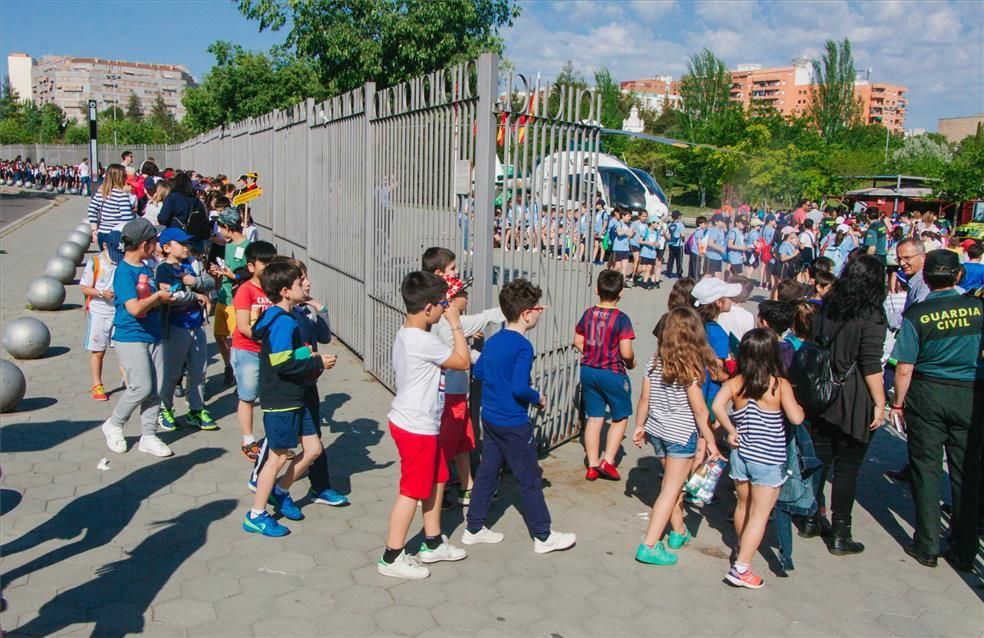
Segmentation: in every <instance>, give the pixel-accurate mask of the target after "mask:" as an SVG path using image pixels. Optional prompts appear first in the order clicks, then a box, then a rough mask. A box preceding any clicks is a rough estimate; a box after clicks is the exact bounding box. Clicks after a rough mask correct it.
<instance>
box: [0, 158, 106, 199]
mask: <svg viewBox="0 0 984 638" xmlns="http://www.w3.org/2000/svg"><path fill="white" fill-rule="evenodd" d="M101 168H102V167H101V166H100V171H101ZM0 182H10V184H11V185H17V186H37V187H38V188H46V187H48V186H50V187H51V190H53V191H58V192H61V193H64V192H69V193H78V194H84V195H89V194H90V190H91V186H92V175H91V169H90V168H89V161H88V158H83V159H82V161H81V162H79V163H78V164H49V163H47V162H45V161H44V158H43V157H42V158H41V159H39V160H38V161H37V162H32V161H31V158H30V157H27V158H21V156H20V155H18V156H17V157H15V158H14V159H12V160H0Z"/></svg>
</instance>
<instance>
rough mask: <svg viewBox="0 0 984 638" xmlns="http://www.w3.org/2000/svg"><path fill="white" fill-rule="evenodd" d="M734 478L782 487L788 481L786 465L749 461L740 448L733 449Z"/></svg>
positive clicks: (732, 476)
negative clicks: (739, 450) (744, 457)
mask: <svg viewBox="0 0 984 638" xmlns="http://www.w3.org/2000/svg"><path fill="white" fill-rule="evenodd" d="M730 461H731V473H730V476H731V478H732V480H735V481H748V482H749V483H751V484H752V485H764V486H765V487H781V486H782V484H783V483H785V482H786V467H785V466H784V465H768V464H766V463H756V462H755V461H747V460H745V459H743V458H742V457H741V455H740V454H739V453H738V450H732V451H731V458H730Z"/></svg>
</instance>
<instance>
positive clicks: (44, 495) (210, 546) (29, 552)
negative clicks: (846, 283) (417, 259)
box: [0, 201, 984, 638]
mask: <svg viewBox="0 0 984 638" xmlns="http://www.w3.org/2000/svg"><path fill="white" fill-rule="evenodd" d="M82 216H83V209H82V203H81V202H78V201H70V202H68V203H66V204H63V205H61V206H58V207H55V208H54V209H52V210H51V211H49V212H48V213H45V214H44V215H42V216H41V217H39V218H38V219H36V220H34V221H32V222H30V223H29V224H26V225H25V226H24V227H22V228H20V229H18V230H16V231H15V232H14V233H12V234H10V235H9V236H7V237H5V238H3V239H2V240H0V273H2V279H0V281H2V287H0V319H2V320H4V321H6V320H9V319H12V318H15V317H18V316H23V315H27V314H35V315H36V316H38V317H40V318H41V319H42V320H44V321H45V322H46V323H47V324H48V326H49V328H50V329H51V333H52V349H51V352H50V353H49V356H48V357H47V358H44V359H41V360H37V361H26V362H21V363H20V364H19V365H20V366H21V368H22V369H23V370H24V372H25V374H26V375H27V377H28V392H27V398H26V399H25V401H24V402H23V403H22V406H21V408H22V410H21V411H20V412H16V413H12V414H6V415H3V416H2V417H0V424H2V429H0V447H2V456H0V461H2V466H3V470H4V479H3V487H4V488H5V489H4V491H3V492H2V495H0V505H2V507H3V511H4V513H3V515H2V516H0V536H2V541H3V550H4V554H5V556H4V558H3V565H2V568H3V572H4V581H5V590H4V595H5V597H6V598H7V600H8V601H9V605H10V608H9V610H8V611H7V612H6V613H5V614H3V616H2V617H0V619H2V621H3V626H4V628H6V629H8V630H13V634H14V635H18V634H21V635H38V636H42V635H44V636H50V635H97V636H105V635H118V634H123V633H146V634H150V635H160V636H184V635H188V636H250V635H256V636H307V635H324V636H356V635H370V634H373V635H427V636H464V635H471V634H476V635H493V636H495V635H499V636H549V637H552V638H561V637H564V638H573V637H576V636H588V635H592V636H647V637H648V636H663V635H665V636H692V635H693V636H696V635H713V636H723V635H747V636H829V635H847V636H888V635H899V636H919V637H925V636H944V635H946V636H979V635H981V633H982V629H984V605H982V603H981V595H982V590H981V589H980V587H981V582H980V581H979V580H976V581H975V580H973V579H966V580H965V579H963V578H961V577H960V576H959V575H958V574H957V573H955V572H953V571H952V570H951V569H950V568H949V567H947V566H945V565H943V564H941V566H940V567H939V568H937V569H935V570H931V569H926V568H924V567H920V566H919V565H917V564H916V563H914V562H913V561H912V560H910V559H908V557H906V556H905V554H903V553H902V551H901V548H900V546H899V543H900V541H902V540H903V539H904V538H905V537H906V536H907V535H908V534H909V533H910V532H911V523H910V521H911V520H912V517H913V512H912V508H911V505H910V503H909V497H908V493H907V491H906V490H905V488H903V487H899V486H895V485H891V484H889V483H888V482H887V481H886V480H885V479H883V478H882V476H881V475H882V472H883V471H884V470H886V469H889V468H892V467H896V466H898V465H900V464H901V462H902V456H903V450H904V448H903V445H902V444H901V442H900V441H898V440H896V439H894V438H892V437H891V436H889V435H887V434H884V433H883V434H879V436H878V437H877V438H876V440H875V443H874V444H873V446H872V450H871V453H870V461H869V462H868V463H867V464H866V466H865V470H864V472H863V476H862V483H861V488H860V503H859V505H858V507H857V508H856V510H855V514H856V521H857V522H856V537H857V538H858V539H860V540H862V541H864V542H865V544H866V545H867V547H868V549H867V551H865V552H864V553H863V554H861V555H860V556H857V557H852V558H834V557H832V556H830V555H829V554H828V553H827V551H826V550H825V549H824V547H823V545H822V543H821V542H820V541H819V540H810V541H802V540H797V545H796V554H795V558H796V564H797V569H796V571H795V572H793V573H792V575H791V577H790V578H788V579H778V578H775V577H774V576H771V575H770V574H769V573H768V568H767V560H766V558H765V557H763V556H759V557H756V567H757V568H758V569H760V570H763V571H764V572H765V574H766V581H767V586H766V587H765V588H764V589H762V590H760V591H756V592H752V591H748V590H735V589H732V588H730V587H728V586H726V585H724V584H722V582H721V579H722V577H723V575H724V572H725V570H726V569H727V556H728V551H729V546H728V545H727V544H726V543H727V542H730V541H731V540H732V537H733V534H732V532H731V529H730V524H729V523H728V522H727V520H726V518H725V514H726V512H727V508H726V506H725V505H724V504H722V505H717V506H712V507H708V508H706V512H705V515H706V518H705V517H701V516H700V515H699V514H698V513H696V512H695V513H693V514H691V515H690V516H689V519H688V522H689V524H690V526H691V528H692V529H693V530H696V536H697V538H696V539H695V542H694V543H693V544H692V545H691V546H689V547H688V548H686V549H684V550H683V551H682V552H681V560H680V564H679V565H678V566H676V567H674V568H658V567H645V566H642V565H639V564H637V563H635V562H634V561H633V554H634V551H635V547H636V545H637V543H638V542H639V539H640V537H641V535H642V533H643V531H644V528H645V525H646V517H647V515H648V510H649V506H648V504H649V503H651V502H652V499H653V498H654V495H655V492H656V489H657V483H658V482H657V480H656V471H655V469H654V467H655V460H654V459H653V458H652V456H651V454H650V453H649V452H648V451H646V452H643V453H639V452H637V451H636V450H635V449H634V448H632V449H629V448H627V455H626V457H625V459H624V460H623V461H622V464H621V467H622V468H623V473H624V474H625V475H627V480H625V481H623V482H621V483H608V482H603V481H598V482H596V483H586V482H584V481H583V480H582V471H581V470H580V469H579V468H580V463H581V452H580V450H579V448H578V447H577V446H576V445H574V444H569V445H566V446H563V447H561V448H560V449H558V450H556V451H555V452H554V453H553V454H551V455H550V456H549V457H548V458H547V459H545V460H544V461H543V467H544V471H545V476H546V478H547V479H548V480H549V482H550V486H549V488H548V489H547V502H548V504H549V505H550V508H551V512H552V514H553V517H554V521H555V525H556V527H557V528H558V529H562V530H565V531H567V530H569V531H574V532H576V533H577V534H578V545H577V547H576V548H574V549H573V550H571V551H569V552H566V553H561V554H554V555H547V556H538V555H535V554H533V552H532V547H531V543H530V541H529V540H528V537H527V536H526V533H525V529H524V527H523V524H522V520H521V518H520V517H519V515H518V513H517V511H516V509H515V507H513V506H512V505H513V504H514V503H515V501H516V493H515V490H514V489H513V488H512V486H510V485H508V484H507V486H506V487H505V489H504V490H503V498H502V499H501V500H500V501H498V503H497V505H496V507H495V508H493V518H494V519H498V520H495V521H494V522H495V528H496V529H497V530H499V531H502V532H504V533H505V534H506V541H505V542H504V543H502V544H501V545H496V546H477V547H474V548H471V549H470V556H469V557H468V559H467V560H465V561H463V562H460V563H456V564H439V565H437V566H436V567H435V568H434V569H433V575H432V577H431V578H430V579H428V580H426V581H422V582H412V583H404V582H401V581H396V580H392V579H387V578H383V577H381V576H379V575H377V574H376V571H375V565H374V563H375V561H376V559H377V557H378V555H379V552H380V550H381V546H382V541H383V536H384V533H385V525H386V517H387V513H388V511H389V507H390V504H391V501H392V497H393V494H394V491H395V487H394V486H395V484H396V477H397V474H398V468H397V466H396V465H395V464H394V461H395V460H396V455H395V449H394V446H393V444H392V441H391V439H390V438H389V436H388V435H384V434H383V432H384V430H383V428H384V426H385V423H386V421H385V417H386V410H387V407H388V404H389V401H390V395H389V394H388V393H387V392H386V390H384V389H383V388H382V387H381V386H380V385H378V384H377V383H376V382H374V381H373V380H372V379H371V378H370V377H368V376H367V375H366V374H365V373H364V372H363V371H362V367H361V364H360V362H359V361H358V360H357V359H356V358H355V357H353V356H352V355H351V354H350V353H348V352H347V351H345V350H344V349H342V348H341V347H340V346H333V347H330V348H329V350H330V351H332V352H337V353H338V355H339V363H338V365H337V366H336V368H335V369H334V370H332V371H331V372H330V373H328V374H325V375H324V376H323V377H322V380H321V383H320V390H321V393H322V396H323V397H324V403H323V408H322V416H323V417H324V418H325V420H326V423H327V424H328V427H326V433H325V442H326V444H327V445H328V446H329V455H330V459H331V461H332V463H333V468H334V474H335V476H336V478H337V486H338V487H339V488H340V489H341V490H342V491H343V492H346V493H349V494H350V495H351V498H352V501H353V505H352V506H351V507H348V508H344V509H333V508H329V507H326V506H320V505H308V506H306V507H305V508H304V510H305V514H306V516H307V518H306V520H304V521H303V522H299V523H293V524H292V525H291V528H292V530H293V532H294V533H293V534H291V535H290V536H288V537H286V538H284V539H276V540H275V539H267V538H260V537H256V536H249V535H247V534H245V533H243V532H242V531H241V529H240V521H241V518H242V515H243V512H244V511H245V510H246V508H247V507H248V503H249V493H248V492H247V490H246V477H247V470H248V469H249V466H248V464H247V463H246V462H244V460H243V458H242V456H241V455H240V453H239V451H238V428H237V426H236V423H235V416H234V414H233V410H234V399H233V397H232V396H231V394H230V392H229V391H226V390H223V389H222V388H221V387H220V385H219V384H216V383H215V381H216V380H217V379H218V377H220V376H221V374H220V373H221V369H220V367H219V366H218V365H217V364H216V363H215V360H214V359H213V362H212V365H211V366H210V368H209V374H210V377H211V379H212V381H211V382H210V383H209V391H210V392H211V393H212V399H211V402H212V405H213V406H214V410H215V413H216V414H217V415H218V416H220V417H221V419H220V424H221V426H222V430H221V431H219V432H211V433H202V432H197V431H196V432H189V431H187V430H185V431H181V430H179V431H178V432H176V433H173V434H171V435H164V438H165V439H166V440H168V442H169V443H170V444H171V446H172V447H173V448H174V450H175V452H176V455H175V456H174V457H172V458H170V459H166V460H158V459H154V458H151V457H148V456H146V455H144V454H140V453H139V452H137V451H136V450H131V451H130V452H128V453H126V454H124V455H122V456H118V455H113V454H111V453H110V452H109V451H108V450H107V449H106V448H105V444H104V442H103V437H102V435H101V434H100V432H99V430H98V426H99V424H100V423H101V422H102V421H103V420H104V419H105V418H106V416H107V415H108V413H109V410H110V405H109V404H96V403H93V402H92V401H91V400H90V399H89V398H88V394H87V391H88V385H89V383H88V374H87V368H86V357H85V353H84V352H83V351H82V350H81V347H80V343H81V336H82V314H81V310H80V307H79V304H80V303H81V297H80V294H79V292H78V288H77V286H72V287H70V289H69V298H68V302H69V306H68V307H67V308H66V309H64V310H62V311H59V312H54V313H31V312H30V311H27V310H25V309H24V303H25V302H24V296H23V290H24V287H25V286H26V284H27V282H28V281H29V280H30V278H32V277H33V276H35V275H36V274H37V273H38V272H39V271H40V269H41V267H42V264H43V263H44V261H45V259H46V258H47V257H48V256H49V255H50V254H52V252H53V250H54V248H55V247H56V246H57V245H58V243H59V242H61V241H62V240H63V239H64V237H65V236H66V235H67V234H68V232H69V230H70V229H71V228H72V227H74V226H75V225H76V224H77V223H78V221H79V220H80V219H81V218H82ZM665 295H666V291H661V292H656V293H646V292H643V291H635V290H633V291H629V292H628V294H627V298H626V302H625V304H624V308H625V309H626V310H627V311H628V312H629V314H630V316H631V317H632V318H633V320H634V322H635V325H636V329H637V332H638V333H639V335H640V339H639V342H638V344H637V348H638V351H639V356H640V358H644V357H647V356H648V354H649V353H650V352H651V351H652V348H653V339H652V337H651V336H649V334H648V332H649V330H650V329H651V325H652V324H653V323H654V322H655V319H656V317H657V315H658V314H659V313H660V312H661V310H662V308H663V306H664V304H665ZM328 301H329V304H330V303H332V301H331V300H328ZM109 360H110V362H111V361H112V356H110V357H109ZM107 372H108V373H107V386H108V387H110V388H116V387H117V386H118V385H119V377H118V373H117V372H116V371H115V366H114V365H113V364H112V363H110V364H109V365H107ZM639 374H640V372H639V371H636V373H635V377H636V378H634V379H633V380H634V382H635V383H638V375H639ZM114 399H115V397H114ZM182 407H183V406H182ZM182 412H183V410H182ZM127 434H128V436H129V441H130V443H131V444H134V443H135V442H136V438H135V437H136V435H137V425H136V423H135V422H134V423H131V424H129V425H128V428H127ZM630 447H631V446H630ZM103 457H108V458H109V459H110V468H109V470H107V471H100V470H98V469H96V464H97V463H98V462H99V460H100V459H101V458H103ZM297 491H298V492H300V489H298V490H297ZM461 521H462V516H461V511H460V510H452V511H450V512H448V513H447V515H446V517H445V523H446V530H447V531H448V532H449V533H450V534H451V535H452V537H453V538H455V539H457V538H459V537H460V535H461V532H462V524H461ZM763 554H764V555H765V556H771V550H768V549H766V550H765V551H764V552H763Z"/></svg>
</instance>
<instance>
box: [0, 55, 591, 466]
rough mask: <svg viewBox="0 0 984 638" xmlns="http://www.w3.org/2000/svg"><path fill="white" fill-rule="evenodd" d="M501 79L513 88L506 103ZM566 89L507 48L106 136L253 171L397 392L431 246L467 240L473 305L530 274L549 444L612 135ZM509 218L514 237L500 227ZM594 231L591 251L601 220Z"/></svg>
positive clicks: (75, 150) (62, 151)
mask: <svg viewBox="0 0 984 638" xmlns="http://www.w3.org/2000/svg"><path fill="white" fill-rule="evenodd" d="M503 88H504V91H505V93H504V95H505V96H508V99H506V100H504V101H500V99H501V98H500V96H502V95H503V93H501V92H500V90H501V89H503ZM556 88H557V90H558V91H559V95H560V98H561V99H560V102H559V107H557V108H556V110H555V112H553V113H548V112H547V111H548V105H549V95H550V93H551V87H550V86H549V85H546V86H544V87H539V86H531V85H530V83H529V81H528V80H527V79H526V77H525V76H522V75H511V74H510V75H508V76H506V77H500V76H499V60H498V57H497V56H494V55H491V54H486V55H482V56H481V57H480V58H479V59H478V60H476V61H472V62H467V63H463V64H460V65H457V66H455V67H452V68H450V69H444V70H439V71H435V72H433V73H429V74H427V75H425V76H422V77H419V78H415V79H413V80H410V81H408V82H404V83H402V84H399V85H396V86H392V87H387V88H385V89H379V90H377V89H376V87H375V85H374V84H373V83H367V84H366V85H365V86H363V87H362V88H359V89H356V90H354V91H350V92H348V93H345V94H343V95H339V96H336V97H334V98H331V99H329V100H326V101H324V102H320V103H315V102H314V101H313V100H308V101H306V102H304V103H301V104H297V105H295V106H293V107H291V108H288V109H284V110H279V111H274V112H272V113H268V114H266V115H263V116H260V117H256V118H251V119H249V120H246V121H244V122H239V123H237V124H233V125H230V126H226V127H222V128H218V129H214V130H212V131H208V132H206V133H203V134H201V135H198V136H197V137H195V138H193V139H190V140H187V141H186V142H184V143H182V144H180V145H169V146H158V147H153V146H140V145H136V146H127V147H124V146H122V145H117V146H112V145H101V146H100V147H99V156H100V160H101V161H102V162H103V164H104V165H105V164H106V163H108V162H107V160H110V161H118V159H117V158H119V157H120V153H122V151H123V150H131V151H133V153H134V155H135V160H136V163H139V162H141V161H143V159H145V158H146V157H154V158H155V159H156V160H157V163H158V165H159V166H160V167H161V168H164V167H166V166H171V167H174V168H185V169H190V168H193V169H195V170H197V171H199V172H200V173H202V174H205V175H214V174H217V173H224V174H226V175H228V176H230V177H231V178H233V179H235V177H237V176H238V175H240V174H242V173H245V172H247V171H250V170H253V171H257V172H258V173H259V174H260V183H261V185H262V186H263V196H262V197H261V198H259V199H257V200H254V202H253V203H252V204H251V212H252V215H253V218H254V220H255V222H256V223H257V225H259V226H260V227H261V228H263V229H265V230H266V231H267V233H266V236H267V237H270V236H271V235H272V237H273V241H274V242H275V243H276V244H277V246H278V249H279V250H280V251H281V252H282V253H284V254H292V255H295V256H297V257H299V258H302V259H305V260H306V262H307V264H308V268H309V269H310V272H311V281H312V286H313V294H314V295H315V296H316V297H317V298H319V299H322V300H324V301H326V302H327V303H328V304H329V305H330V307H331V311H332V328H333V330H334V331H335V332H336V334H337V336H338V338H339V339H340V340H341V341H343V342H344V343H345V344H346V345H347V346H348V347H349V348H351V349H352V350H353V351H355V352H356V353H357V354H358V355H359V356H361V357H362V359H363V361H364V364H365V368H366V370H367V371H368V372H369V373H370V374H372V375H373V376H375V377H376V378H378V379H379V380H380V381H381V382H382V383H383V384H384V385H386V386H387V387H389V388H391V389H392V388H393V386H394V374H393V368H392V361H391V347H392V342H393V339H394V337H395V334H396V331H397V330H398V329H399V327H400V325H401V324H402V323H403V320H404V308H403V302H402V299H401V298H400V293H399V288H400V281H401V280H402V278H403V276H404V275H405V274H406V273H407V272H409V271H411V270H414V269H417V268H419V265H420V256H421V254H422V253H423V251H424V250H425V249H426V248H428V247H430V246H444V247H447V248H450V249H451V250H453V251H454V252H455V254H456V255H457V257H458V269H459V271H460V273H461V274H462V276H463V277H469V278H473V280H474V285H473V288H472V290H471V307H472V308H473V309H475V310H481V309H484V308H488V307H491V306H492V305H493V304H494V303H497V297H498V291H499V290H500V289H501V287H502V285H504V284H505V283H508V282H509V281H510V280H512V279H514V278H516V277H526V278H528V279H530V280H532V281H533V283H535V284H537V285H539V286H541V287H542V288H543V291H544V303H545V304H547V305H549V306H550V309H549V310H548V311H547V314H546V315H545V316H544V317H543V318H542V319H541V321H540V324H539V325H538V327H537V328H536V330H534V331H533V332H531V333H530V335H529V337H530V339H531V340H532V341H533V344H534V347H535V349H536V351H537V358H536V361H535V363H534V368H533V384H534V386H535V387H537V388H539V389H540V390H541V391H542V392H544V393H545V394H546V396H547V399H548V409H547V410H545V411H544V412H542V413H540V412H533V413H532V418H533V419H534V425H535V426H536V427H537V431H538V436H539V440H540V444H541V446H542V447H544V448H547V447H552V446H554V445H556V444H558V443H560V442H562V441H565V440H567V439H569V438H570V437H572V436H574V435H575V434H576V433H577V431H578V425H579V423H578V418H577V416H578V410H577V408H578V406H577V400H576V387H577V366H578V363H577V361H578V358H577V356H576V353H574V352H573V351H572V346H571V342H572V338H573V327H574V324H575V322H576V321H577V319H578V317H579V316H580V313H581V312H582V311H583V310H584V309H585V308H586V307H587V306H588V304H589V303H590V302H591V292H592V291H591V289H590V284H591V268H590V264H589V263H588V261H589V260H584V261H580V260H578V259H577V252H578V251H579V250H581V248H580V245H579V244H580V242H579V238H580V236H579V235H578V234H577V230H578V224H580V223H581V219H580V216H581V214H582V207H584V212H587V211H588V210H589V209H590V206H591V203H592V201H593V196H594V193H595V187H594V181H593V180H594V178H593V175H594V168H595V167H596V165H597V150H598V145H599V136H600V128H599V127H598V126H597V124H596V123H594V124H592V122H595V120H597V119H598V111H599V109H600V101H599V99H598V97H597V96H596V95H595V94H594V93H593V91H587V90H579V91H576V92H574V91H572V90H571V89H569V87H556ZM513 104H521V106H518V107H515V108H514V106H513ZM497 133H498V134H499V137H500V139H499V140H497ZM497 153H501V156H502V161H501V164H502V166H503V169H502V176H501V179H500V178H497V171H496V169H497V165H499V164H500V162H499V161H498V159H499V158H498V155H497ZM18 154H20V155H22V156H30V157H31V158H32V159H35V160H36V159H38V158H40V157H44V158H45V159H46V160H47V161H48V162H49V163H63V162H65V163H67V162H73V163H77V162H78V161H79V160H80V159H81V158H82V157H85V156H86V155H87V154H88V147H86V146H75V147H73V146H48V145H26V146H25V145H7V146H0V157H4V158H13V157H15V156H16V155H18ZM497 196H499V197H501V203H502V205H501V220H499V219H498V213H497V208H496V204H495V202H496V198H497ZM510 202H512V203H513V204H514V205H513V206H511V207H508V206H507V203H510ZM517 202H523V204H517ZM497 220H498V221H497ZM507 220H508V221H507ZM505 226H508V232H511V233H513V237H514V239H515V238H518V239H519V242H518V245H516V246H510V245H508V243H507V242H506V241H505V240H497V239H496V236H497V233H499V234H500V235H501V234H502V231H503V229H504V228H505ZM589 226H590V225H589ZM585 239H586V244H585V246H584V250H586V251H588V255H590V251H591V239H592V237H591V233H590V232H589V233H586V236H585ZM507 247H508V248H509V250H507ZM572 256H573V257H574V258H573V259H570V257H572ZM558 257H559V258H558Z"/></svg>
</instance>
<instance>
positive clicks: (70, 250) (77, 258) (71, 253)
mask: <svg viewBox="0 0 984 638" xmlns="http://www.w3.org/2000/svg"><path fill="white" fill-rule="evenodd" d="M56 254H57V255H58V256H59V257H66V258H68V259H71V260H72V261H73V262H75V265H76V266H81V265H82V260H83V259H84V258H85V248H83V247H82V246H79V245H78V244H76V243H75V242H73V241H66V242H64V243H63V244H61V245H60V246H59V247H58V250H57V252H56Z"/></svg>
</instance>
